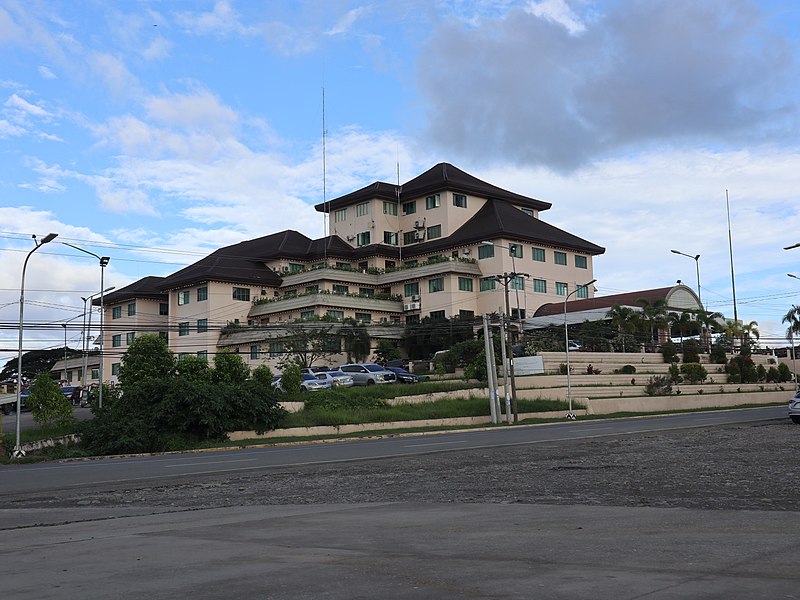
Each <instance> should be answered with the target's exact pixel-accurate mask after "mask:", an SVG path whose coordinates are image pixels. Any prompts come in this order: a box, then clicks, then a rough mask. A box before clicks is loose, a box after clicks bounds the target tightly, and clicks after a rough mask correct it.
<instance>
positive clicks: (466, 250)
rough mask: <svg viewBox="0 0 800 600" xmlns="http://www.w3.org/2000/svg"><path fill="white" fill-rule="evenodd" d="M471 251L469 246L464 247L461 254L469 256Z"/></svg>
mask: <svg viewBox="0 0 800 600" xmlns="http://www.w3.org/2000/svg"><path fill="white" fill-rule="evenodd" d="M469 252H470V250H469V248H464V249H463V250H462V251H461V254H463V255H464V256H469Z"/></svg>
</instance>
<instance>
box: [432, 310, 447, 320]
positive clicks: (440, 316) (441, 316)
mask: <svg viewBox="0 0 800 600" xmlns="http://www.w3.org/2000/svg"><path fill="white" fill-rule="evenodd" d="M430 315H431V320H433V321H444V320H445V319H446V318H447V316H446V315H445V313H444V311H443V310H434V311H431V313H430Z"/></svg>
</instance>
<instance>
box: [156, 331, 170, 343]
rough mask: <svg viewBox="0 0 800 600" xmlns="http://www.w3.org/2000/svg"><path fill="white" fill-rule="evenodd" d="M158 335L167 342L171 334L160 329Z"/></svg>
mask: <svg viewBox="0 0 800 600" xmlns="http://www.w3.org/2000/svg"><path fill="white" fill-rule="evenodd" d="M158 337H160V338H161V339H162V340H164V341H166V342H169V334H168V333H167V332H166V331H159V332H158Z"/></svg>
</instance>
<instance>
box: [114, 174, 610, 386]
mask: <svg viewBox="0 0 800 600" xmlns="http://www.w3.org/2000/svg"><path fill="white" fill-rule="evenodd" d="M550 206H551V205H550V204H549V203H547V202H543V201H541V200H537V199H534V198H530V197H527V196H523V195H520V194H516V193H514V192H510V191H507V190H504V189H501V188H499V187H497V186H494V185H492V184H489V183H486V182H484V181H481V180H480V179H477V178H476V177H473V176H472V175H469V174H468V173H465V172H464V171H461V170H459V169H457V168H456V167H454V166H452V165H449V164H446V163H441V164H438V165H436V166H435V167H433V168H431V169H429V170H428V171H426V172H425V173H423V174H422V175H419V176H418V177H415V178H414V179H412V180H410V181H408V182H406V183H405V184H403V185H401V186H397V185H393V184H389V183H384V182H375V183H373V184H370V185H368V186H366V187H364V188H361V189H360V190H356V191H354V192H352V193H349V194H346V195H344V196H341V197H339V198H335V199H332V200H330V201H328V202H325V203H322V204H318V205H317V206H316V207H315V208H316V210H317V211H319V212H322V213H325V214H326V215H327V217H328V222H329V227H330V235H327V236H325V237H323V238H320V239H314V240H312V239H310V238H308V237H306V236H305V235H303V234H301V233H298V232H296V231H291V230H288V231H282V232H279V233H274V234H271V235H267V236H264V237H261V238H257V239H254V240H248V241H244V242H241V243H239V244H235V245H232V246H227V247H225V248H220V249H219V250H217V251H216V252H214V253H212V254H210V255H209V256H207V257H205V258H203V259H201V260H199V261H198V262H196V263H194V264H192V265H189V266H187V267H185V268H183V269H181V270H179V271H177V272H176V273H174V274H172V275H169V276H167V277H165V278H163V279H159V278H145V280H142V281H141V282H137V283H136V284H133V285H132V286H128V287H127V288H124V289H122V290H119V291H117V292H114V293H113V294H109V296H108V297H107V298H106V322H107V323H111V324H112V326H111V327H109V328H107V330H106V335H105V343H104V346H105V347H107V348H110V349H111V351H112V352H109V353H107V358H106V361H107V363H108V365H107V366H108V367H109V370H108V372H109V373H112V375H113V373H114V371H115V367H114V366H113V365H114V362H113V361H114V360H115V357H116V356H117V355H116V349H119V351H120V352H121V351H124V349H125V345H126V344H127V342H128V341H129V340H128V337H129V336H131V334H133V337H135V335H136V332H137V331H140V330H141V328H140V326H141V325H143V324H145V325H147V327H150V330H151V331H168V339H169V345H170V348H171V349H172V350H173V351H174V352H176V353H177V354H178V355H186V354H194V355H199V356H206V357H207V356H209V355H211V354H213V353H214V352H216V351H217V350H218V349H220V348H226V349H231V350H233V351H238V352H240V353H242V354H243V356H244V357H245V358H246V360H247V361H248V363H249V364H250V365H251V366H255V365H257V364H261V363H264V362H265V363H267V364H275V362H276V361H277V360H278V357H279V355H280V352H279V351H278V350H277V348H279V347H280V338H281V336H285V335H286V326H287V324H288V323H292V322H311V321H316V320H319V319H323V320H326V321H334V322H337V321H342V320H344V319H354V320H355V321H358V322H361V323H365V324H370V325H371V327H370V328H369V330H370V333H369V335H370V338H371V339H372V341H373V342H375V340H377V339H380V338H381V337H389V338H392V337H393V338H397V337H399V336H401V335H402V328H401V327H398V326H402V325H405V324H407V323H413V322H418V321H419V320H421V319H423V318H426V317H427V318H430V319H446V318H452V317H460V318H462V319H472V318H474V317H476V316H479V315H481V314H484V313H491V312H502V311H503V310H504V308H503V307H504V302H505V293H504V292H506V291H507V292H508V296H509V305H510V306H509V308H510V312H511V314H512V316H514V317H518V318H525V317H526V316H527V315H531V314H532V313H533V312H534V311H535V310H536V309H537V308H538V307H539V306H541V305H542V304H546V303H550V302H557V301H559V300H560V301H563V299H564V298H565V297H567V295H568V294H571V293H572V292H574V293H573V294H572V297H573V298H576V299H582V298H583V299H585V298H590V297H592V296H593V289H591V287H590V286H588V287H587V286H586V285H585V283H587V282H589V281H591V280H592V279H594V277H593V274H592V272H593V264H592V261H593V258H594V257H595V256H597V255H599V254H602V253H603V252H604V249H603V248H602V247H600V246H597V245H596V244H593V243H591V242H589V241H586V240H584V239H582V238H580V237H578V236H576V235H573V234H571V233H568V232H566V231H563V230H561V229H558V228H557V227H554V226H552V225H549V224H548V223H545V222H544V221H542V220H541V219H540V218H539V213H540V212H541V211H544V210H547V209H549V208H550ZM506 285H507V286H508V289H507V290H505V289H504V286H506ZM142 301H146V302H151V303H152V305H150V304H147V306H152V308H148V310H147V314H148V315H149V316H150V318H148V319H146V320H136V321H132V320H124V319H125V318H126V317H127V318H130V316H133V315H138V314H139V312H140V311H141V310H142V308H143V307H142V306H141V302H142ZM130 305H133V306H134V309H133V310H134V313H133V315H132V314H131V313H130V312H128V311H129V310H130V309H129V306H130ZM156 307H157V310H156ZM165 313H166V314H165ZM119 319H123V320H122V321H120V320H119ZM115 323H116V324H115ZM389 332H391V333H389ZM114 336H119V337H118V338H117V337H114ZM123 338H124V340H125V342H126V344H123ZM131 339H132V337H131ZM115 344H117V345H115ZM117 362H118V361H117ZM104 368H105V367H104Z"/></svg>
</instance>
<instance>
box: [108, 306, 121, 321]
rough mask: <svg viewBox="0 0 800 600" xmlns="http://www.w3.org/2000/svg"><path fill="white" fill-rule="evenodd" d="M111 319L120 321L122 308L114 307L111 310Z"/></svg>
mask: <svg viewBox="0 0 800 600" xmlns="http://www.w3.org/2000/svg"><path fill="white" fill-rule="evenodd" d="M111 318H112V319H121V318H122V307H121V306H115V307H114V308H112V309H111Z"/></svg>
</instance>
